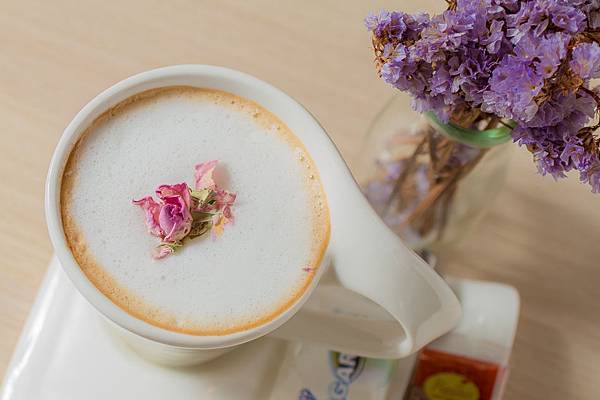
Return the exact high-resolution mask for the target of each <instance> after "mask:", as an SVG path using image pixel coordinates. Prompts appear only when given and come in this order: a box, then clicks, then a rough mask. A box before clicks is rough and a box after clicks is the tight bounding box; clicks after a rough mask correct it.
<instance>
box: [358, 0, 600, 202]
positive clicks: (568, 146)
mask: <svg viewBox="0 0 600 400" xmlns="http://www.w3.org/2000/svg"><path fill="white" fill-rule="evenodd" d="M448 3H449V7H448V9H447V10H446V11H444V12H443V13H442V14H440V15H435V16H433V17H430V16H429V15H427V14H417V15H409V14H405V13H403V12H398V11H394V12H388V11H382V12H380V13H379V14H377V15H374V14H371V15H369V16H368V17H367V18H366V19H365V24H366V26H367V28H368V29H369V30H370V31H371V32H372V34H373V46H374V49H375V55H376V65H377V68H378V71H379V74H380V76H381V77H382V78H383V79H384V80H385V81H386V82H387V83H389V84H391V85H393V86H394V87H396V88H398V89H399V90H402V91H406V92H408V93H410V95H411V96H412V98H413V105H414V108H415V109H416V110H417V111H420V112H426V111H431V112H434V113H435V114H436V116H437V117H438V118H439V119H441V120H442V121H444V122H448V121H451V122H453V123H455V124H458V125H460V126H463V127H465V128H470V127H473V126H477V124H479V123H481V122H482V121H483V122H485V123H486V126H493V125H494V124H495V125H498V124H502V123H506V122H507V121H508V120H512V121H514V123H515V124H516V126H515V127H514V129H513V130H512V137H513V140H514V141H515V142H517V143H519V144H520V145H524V146H526V147H527V149H528V150H529V151H530V152H531V153H532V154H533V158H534V161H535V162H536V164H537V166H538V170H539V172H540V173H541V174H544V175H545V174H551V175H552V176H554V177H555V178H561V177H564V176H565V172H568V171H571V170H577V171H579V174H580V179H581V181H582V182H584V183H588V184H590V185H591V188H592V191H593V192H600V139H599V138H598V137H597V136H596V135H595V132H596V130H597V129H598V128H599V127H600V123H598V122H597V121H596V117H597V114H598V111H599V109H600V90H598V87H593V85H592V84H591V80H592V79H594V78H600V45H599V42H600V0H529V1H517V0H451V1H448Z"/></svg>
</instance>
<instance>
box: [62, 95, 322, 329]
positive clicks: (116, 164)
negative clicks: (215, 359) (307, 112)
mask: <svg viewBox="0 0 600 400" xmlns="http://www.w3.org/2000/svg"><path fill="white" fill-rule="evenodd" d="M211 159H218V160H219V166H218V167H217V170H216V172H215V177H216V181H217V183H218V184H219V185H220V186H221V187H223V188H224V189H227V190H230V191H233V192H236V193H237V199H236V202H235V205H234V207H233V209H234V213H235V224H234V225H228V226H226V228H225V231H224V233H223V235H222V236H220V237H218V238H217V239H216V240H214V241H213V240H211V239H210V237H209V236H208V235H207V236H204V237H201V238H197V239H193V240H191V241H188V242H186V244H185V246H183V248H182V249H181V250H180V251H178V252H177V253H176V254H175V255H172V256H169V257H167V258H165V259H162V260H158V261H155V260H153V259H152V258H151V256H150V252H151V249H152V248H153V247H154V246H156V245H157V244H158V238H156V237H153V236H151V235H149V234H148V233H147V231H146V226H145V224H144V214H143V211H142V210H141V209H140V208H139V207H136V206H133V205H132V204H131V200H132V199H133V198H136V199H137V198H141V197H143V196H146V195H154V189H155V188H156V187H157V186H158V185H159V184H163V183H169V184H172V183H178V182H184V181H185V182H187V183H188V184H190V185H191V184H193V174H194V168H193V167H194V165H195V164H197V163H199V162H203V161H207V160H211ZM61 203H62V211H63V225H64V227H65V233H66V236H67V239H68V241H69V243H70V246H71V249H72V251H73V253H74V255H75V257H76V259H77V261H78V263H79V265H80V266H81V268H82V270H83V271H84V272H85V273H86V275H87V276H88V278H89V279H90V280H91V281H92V282H93V283H94V284H95V285H96V286H97V287H98V288H99V289H100V290H101V291H102V292H103V293H104V294H105V295H107V296H108V297H109V298H110V299H111V300H112V301H113V302H115V303H116V304H117V305H119V306H120V307H121V308H123V309H125V310H126V311H128V312H129V313H130V314H133V315H134V316H136V317H139V318H142V319H144V320H146V321H148V322H150V323H152V324H154V325H158V326H162V327H164V328H167V329H170V330H175V331H181V332H186V333H191V334H211V335H212V334H215V335H218V334H225V333H230V332H235V331H239V330H244V329H247V328H249V327H252V326H255V325H258V324H260V323H262V322H264V321H267V320H269V319H271V318H273V317H275V316H276V315H278V314H279V313H280V312H282V311H283V310H285V309H286V308H288V307H289V306H290V305H291V304H292V303H293V302H294V301H295V300H296V299H297V298H298V296H300V295H301V294H302V293H303V291H304V289H305V288H306V286H307V285H308V283H309V282H310V281H311V279H312V277H313V275H314V272H307V271H306V270H305V269H304V268H305V267H306V266H311V267H313V268H315V267H318V264H319V262H320V259H321V257H322V254H323V250H324V247H325V246H326V243H327V240H328V235H329V216H328V212H327V205H326V201H325V197H324V194H323V192H322V188H321V184H320V180H319V177H318V174H317V171H316V170H315V167H314V164H313V163H312V161H311V160H310V157H309V156H308V154H307V153H306V150H305V149H304V147H303V146H302V144H301V143H300V142H299V140H298V139H297V138H295V136H294V135H293V134H292V133H291V132H290V131H289V130H288V129H287V128H286V126H285V125H284V124H282V123H281V122H280V121H279V120H278V119H277V118H276V117H274V116H273V115H272V114H270V113H269V112H268V111H267V110H265V109H264V108H262V107H260V106H259V105H257V104H255V103H253V102H250V101H248V100H244V99H241V98H239V97H237V96H234V95H231V94H227V93H223V92H218V91H211V90H202V89H194V88H168V89H162V90H158V91H153V92H149V93H146V94H142V95H141V96H140V97H139V98H136V99H133V100H130V101H126V102H125V103H123V104H122V105H120V106H118V107H116V108H115V109H113V110H112V111H111V112H109V113H106V114H105V115H104V116H102V117H100V118H99V119H98V120H97V121H96V122H95V123H94V124H93V125H92V127H90V128H89V129H88V131H87V132H86V133H85V134H84V136H83V138H82V139H81V140H80V142H79V143H78V145H77V146H76V149H75V150H73V152H72V155H71V157H70V160H69V163H68V165H67V167H66V169H65V173H64V178H63V189H62V198H61Z"/></svg>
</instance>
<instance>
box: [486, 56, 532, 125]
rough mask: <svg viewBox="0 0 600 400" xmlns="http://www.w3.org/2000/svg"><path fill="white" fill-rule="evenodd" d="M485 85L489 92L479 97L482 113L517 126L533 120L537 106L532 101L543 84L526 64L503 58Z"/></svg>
mask: <svg viewBox="0 0 600 400" xmlns="http://www.w3.org/2000/svg"><path fill="white" fill-rule="evenodd" d="M489 82H490V90H488V91H486V92H485V93H484V94H483V99H484V103H483V104H482V107H481V108H482V110H483V111H485V112H491V113H494V114H496V115H498V116H499V117H502V118H509V119H512V120H515V121H517V122H521V123H524V122H527V121H530V120H531V119H532V118H533V117H534V116H535V113H536V112H537V110H538V105H537V103H536V102H535V100H534V98H535V96H537V95H538V94H539V93H540V90H541V89H542V86H543V85H544V80H543V78H542V76H541V75H539V74H538V73H537V72H536V71H535V69H534V68H532V67H531V66H530V63H529V62H528V61H526V60H523V59H521V58H519V57H515V56H506V57H505V58H504V59H502V61H501V62H500V64H499V65H498V67H496V69H495V70H494V73H493V74H492V77H491V78H490V81H489Z"/></svg>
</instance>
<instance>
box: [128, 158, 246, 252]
mask: <svg viewBox="0 0 600 400" xmlns="http://www.w3.org/2000/svg"><path fill="white" fill-rule="evenodd" d="M216 166H217V161H216V160H212V161H208V162H205V163H201V164H198V165H196V166H195V169H196V174H195V185H194V189H191V188H190V187H189V186H188V185H187V183H185V182H183V183H178V184H175V185H160V186H159V187H158V188H157V189H156V196H157V197H158V201H155V200H154V198H152V196H146V197H144V198H141V199H139V200H133V201H132V203H133V204H135V205H138V206H140V207H141V208H142V209H143V210H144V212H145V214H146V226H147V227H148V232H149V233H150V234H151V235H153V236H156V237H158V238H160V240H161V243H160V244H159V245H158V246H157V247H156V248H155V250H154V252H153V257H154V258H156V259H160V258H164V257H166V256H168V255H169V254H172V253H174V252H175V251H176V250H177V249H178V248H180V247H181V246H183V241H184V239H186V238H189V239H193V238H195V237H198V236H201V235H203V234H204V233H206V232H208V231H209V230H210V231H211V234H212V237H213V239H214V238H215V237H216V236H217V235H220V234H221V233H222V232H223V228H224V227H225V225H227V224H229V223H231V222H233V212H232V211H231V206H232V205H233V203H234V202H235V198H236V195H235V193H231V192H228V191H226V190H223V189H220V188H218V187H217V185H216V184H215V181H214V180H213V171H214V169H215V167H216Z"/></svg>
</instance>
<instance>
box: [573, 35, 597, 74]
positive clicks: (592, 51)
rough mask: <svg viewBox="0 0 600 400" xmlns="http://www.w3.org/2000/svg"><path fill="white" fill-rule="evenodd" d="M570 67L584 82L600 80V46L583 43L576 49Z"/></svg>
mask: <svg viewBox="0 0 600 400" xmlns="http://www.w3.org/2000/svg"><path fill="white" fill-rule="evenodd" d="M569 66H570V67H571V69H572V70H573V72H575V73H576V74H577V75H579V76H580V77H581V78H582V79H584V80H588V79H595V78H600V46H598V43H582V44H580V45H579V46H577V47H575V48H574V49H573V58H572V59H571V62H570V63H569Z"/></svg>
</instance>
